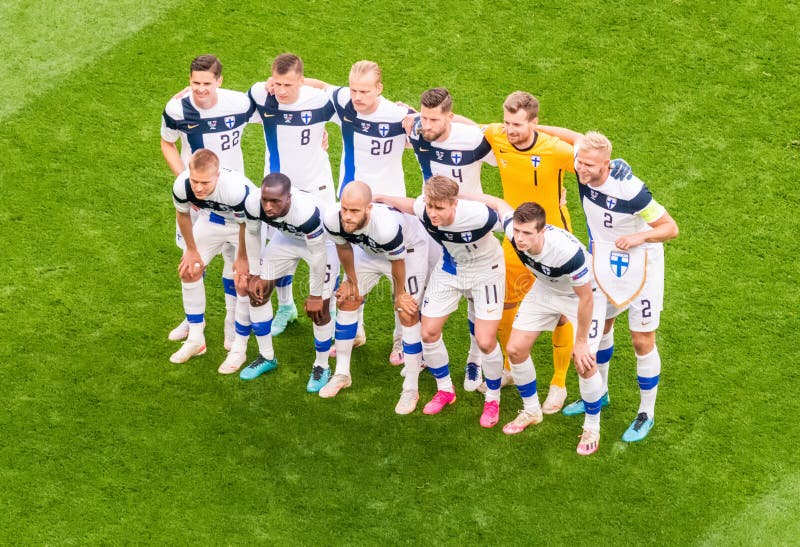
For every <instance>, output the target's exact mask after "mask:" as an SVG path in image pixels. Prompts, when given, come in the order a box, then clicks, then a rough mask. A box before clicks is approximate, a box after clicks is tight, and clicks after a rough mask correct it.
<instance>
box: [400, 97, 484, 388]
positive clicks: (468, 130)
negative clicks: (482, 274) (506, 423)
mask: <svg viewBox="0 0 800 547" xmlns="http://www.w3.org/2000/svg"><path fill="white" fill-rule="evenodd" d="M453 117H454V114H453V98H452V96H451V95H450V92H449V91H448V90H447V89H445V88H443V87H434V88H431V89H429V90H427V91H425V92H424V93H423V94H422V97H421V98H420V111H419V115H418V116H417V117H416V118H415V119H414V126H413V128H412V129H411V132H410V133H409V141H410V142H411V146H412V147H413V149H414V154H415V155H416V157H417V162H418V163H419V166H420V169H421V171H422V182H423V184H425V181H426V180H428V179H429V178H431V177H432V176H433V175H442V176H445V177H449V178H451V179H453V180H454V181H456V182H457V183H458V185H459V186H460V187H461V192H462V193H467V194H476V195H477V194H482V193H483V189H482V187H481V165H482V164H483V163H488V164H489V165H494V166H496V165H497V162H496V161H495V159H494V154H493V153H492V147H491V146H490V145H489V143H488V142H487V141H486V139H484V138H483V131H481V130H480V128H479V127H477V126H476V125H472V124H465V123H460V122H455V121H453ZM467 321H468V323H469V332H470V346H469V353H468V355H467V365H466V367H465V369H464V390H465V391H475V390H476V389H478V388H479V387H480V385H481V384H482V383H483V374H482V373H481V368H480V358H479V357H480V350H479V349H478V344H477V342H476V340H475V306H474V304H473V302H472V301H471V300H468V302H467Z"/></svg>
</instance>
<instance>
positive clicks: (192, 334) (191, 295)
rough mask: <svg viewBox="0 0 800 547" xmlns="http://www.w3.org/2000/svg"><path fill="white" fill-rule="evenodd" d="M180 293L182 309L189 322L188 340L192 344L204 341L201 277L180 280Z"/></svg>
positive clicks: (203, 300) (203, 301) (204, 306)
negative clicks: (188, 280) (187, 281)
mask: <svg viewBox="0 0 800 547" xmlns="http://www.w3.org/2000/svg"><path fill="white" fill-rule="evenodd" d="M181 293H182V295H183V311H184V313H185V314H186V320H187V321H188V322H189V336H188V338H187V341H188V342H192V343H194V344H204V343H205V339H206V338H205V334H204V330H205V324H204V321H205V311H206V289H205V285H204V284H203V278H200V279H199V280H197V281H192V282H191V283H186V282H183V281H181Z"/></svg>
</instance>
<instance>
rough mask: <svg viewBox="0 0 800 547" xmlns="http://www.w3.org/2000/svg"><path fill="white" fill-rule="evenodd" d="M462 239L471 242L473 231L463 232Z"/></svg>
mask: <svg viewBox="0 0 800 547" xmlns="http://www.w3.org/2000/svg"><path fill="white" fill-rule="evenodd" d="M461 239H463V240H464V241H466V242H467V243H469V242H470V241H472V232H461Z"/></svg>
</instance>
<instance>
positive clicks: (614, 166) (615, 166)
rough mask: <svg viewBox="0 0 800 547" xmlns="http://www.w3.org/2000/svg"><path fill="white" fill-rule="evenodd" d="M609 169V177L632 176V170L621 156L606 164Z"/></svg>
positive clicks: (618, 178)
mask: <svg viewBox="0 0 800 547" xmlns="http://www.w3.org/2000/svg"><path fill="white" fill-rule="evenodd" d="M608 167H609V168H610V169H611V178H612V179H617V180H630V179H631V177H633V172H632V171H633V170H632V169H631V166H630V165H628V162H626V161H625V160H623V159H622V158H617V159H614V160H611V163H610V164H609V166H608Z"/></svg>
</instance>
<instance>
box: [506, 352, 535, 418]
mask: <svg viewBox="0 0 800 547" xmlns="http://www.w3.org/2000/svg"><path fill="white" fill-rule="evenodd" d="M511 377H512V378H514V384H515V385H516V386H517V391H519V395H520V397H522V407H523V408H524V409H525V410H530V411H532V412H539V411H541V408H542V407H541V405H540V404H539V393H538V392H537V390H536V367H534V366H533V359H531V357H530V355H529V356H528V358H527V359H525V360H524V361H523V362H521V363H518V364H516V365H515V364H513V363H511Z"/></svg>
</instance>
